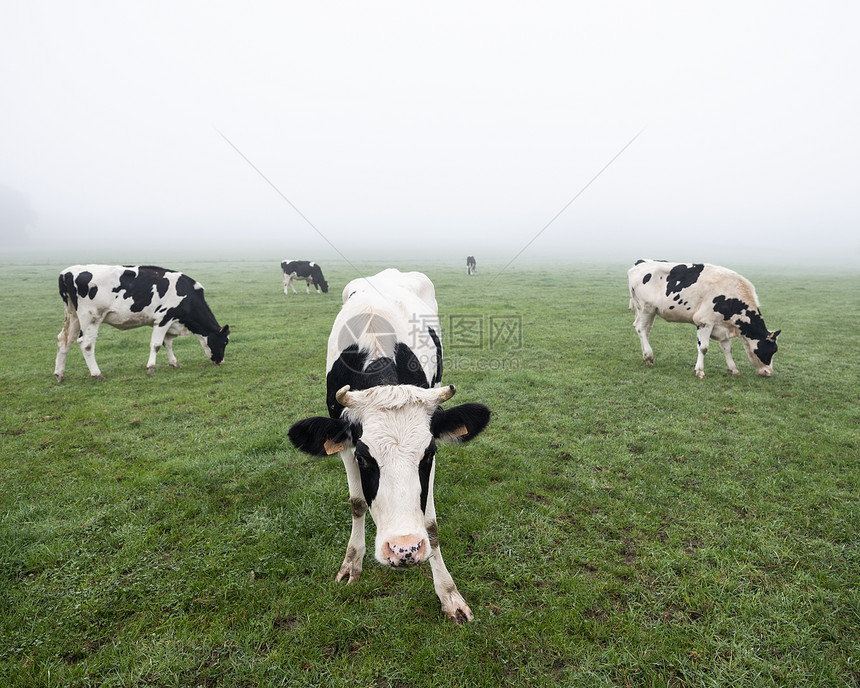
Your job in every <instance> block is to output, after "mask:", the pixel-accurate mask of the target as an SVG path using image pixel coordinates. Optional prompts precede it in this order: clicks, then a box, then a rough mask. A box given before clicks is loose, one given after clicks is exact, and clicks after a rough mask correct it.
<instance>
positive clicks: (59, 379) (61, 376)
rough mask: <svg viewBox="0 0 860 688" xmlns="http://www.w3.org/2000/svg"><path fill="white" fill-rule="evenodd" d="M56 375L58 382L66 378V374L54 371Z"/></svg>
mask: <svg viewBox="0 0 860 688" xmlns="http://www.w3.org/2000/svg"><path fill="white" fill-rule="evenodd" d="M54 377H55V378H57V382H62V381H63V379H64V378H65V376H64V375H61V374H60V373H54Z"/></svg>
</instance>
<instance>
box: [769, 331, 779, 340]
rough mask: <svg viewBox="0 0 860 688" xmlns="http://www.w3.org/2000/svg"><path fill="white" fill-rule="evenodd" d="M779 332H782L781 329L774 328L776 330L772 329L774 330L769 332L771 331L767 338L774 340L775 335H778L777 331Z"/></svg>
mask: <svg viewBox="0 0 860 688" xmlns="http://www.w3.org/2000/svg"><path fill="white" fill-rule="evenodd" d="M780 332H782V330H776V331H774V332H771V333H770V334H769V335H768V336H767V338H768V339H772V340H773V341H776V338H777V337H779V333H780Z"/></svg>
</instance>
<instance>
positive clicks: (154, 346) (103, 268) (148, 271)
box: [54, 265, 230, 382]
mask: <svg viewBox="0 0 860 688" xmlns="http://www.w3.org/2000/svg"><path fill="white" fill-rule="evenodd" d="M59 287H60V296H61V297H62V298H63V306H64V310H65V319H64V321H63V329H62V330H61V331H60V334H59V335H57V361H56V365H55V366H54V375H55V376H56V378H57V382H62V380H63V377H64V374H65V370H66V356H67V355H68V353H69V349H70V348H71V346H72V343H73V342H74V341H75V340H77V342H78V344H79V345H80V347H81V351H82V352H83V354H84V360H85V361H86V363H87V367H89V369H90V375H92V376H93V377H94V378H97V379H99V380H104V376H103V375H102V373H101V370H99V366H98V364H97V363H96V356H95V345H96V338H97V337H98V333H99V325H101V324H102V323H103V322H105V323H107V324H108V325H113V326H114V327H116V328H117V329H120V330H130V329H132V328H135V327H144V326H148V327H152V338H151V339H150V343H149V360H148V361H147V364H146V372H147V374H149V375H152V374H153V373H154V372H155V355H156V354H157V353H158V350H159V349H160V348H161V345H162V344H164V348H165V349H167V362H168V363H169V364H170V365H171V366H172V367H174V368H178V367H179V363H178V362H177V360H176V356H174V355H173V339H174V338H175V337H177V336H180V335H185V334H196V335H197V338H198V339H199V340H200V343H201V344H202V345H203V351H204V352H206V355H207V356H208V357H209V358H210V359H211V360H212V362H213V363H215V364H218V365H220V364H221V363H222V362H223V361H224V349H225V347H226V346H227V342H228V340H229V338H230V326H229V325H224V327H221V326H220V325H218V321H217V320H215V316H214V315H212V311H211V310H210V309H209V306H208V305H207V304H206V300H205V299H204V298H203V287H202V286H201V285H200V284H199V283H198V282H195V281H194V280H193V279H191V278H190V277H188V276H187V275H183V274H182V273H181V272H177V271H175V270H165V269H164V268H159V267H155V266H152V265H72V266H71V267H68V268H66V269H65V270H63V271H62V272H61V273H60V278H59Z"/></svg>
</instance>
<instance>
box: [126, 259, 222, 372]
mask: <svg viewBox="0 0 860 688" xmlns="http://www.w3.org/2000/svg"><path fill="white" fill-rule="evenodd" d="M148 271H153V279H152V281H151V282H150V284H155V285H156V289H157V290H158V294H159V295H160V296H161V297H163V296H164V294H166V293H167V289H168V288H169V286H170V282H169V281H168V280H167V278H164V277H158V276H157V275H158V271H161V272H162V275H163V272H164V271H163V270H162V268H155V267H149V266H141V268H140V272H141V274H144V275H146V274H148ZM176 274H177V275H179V276H178V277H177V278H176V294H177V296H179V298H180V301H179V303H178V304H177V305H176V306H173V307H171V308H167V309H166V310H165V311H164V317H162V318H161V322H160V323H159V326H160V327H163V326H164V325H166V324H167V323H169V322H170V321H171V320H177V321H178V322H180V323H182V324H183V325H185V327H187V328H188V329H189V330H191V332H193V333H194V334H198V335H201V336H203V337H206V341H207V343H208V344H209V349H210V350H211V351H212V354H213V355H212V360H213V361H215V362H216V363H219V362H220V360H223V359H224V347H226V346H227V337H228V335H229V334H230V328H229V326H227V325H225V326H224V327H221V326H219V325H218V321H217V320H216V319H215V315H214V314H213V313H212V310H211V309H210V308H209V305H208V304H207V303H206V299H205V296H204V292H203V289H202V288H201V289H198V288H196V287H195V284H196V282H195V281H194V280H193V279H191V278H190V277H189V276H188V275H184V274H182V273H176ZM151 294H152V287H151V286H150V296H151ZM132 310H134V308H132ZM218 350H220V352H221V359H220V360H218V359H216V351H218Z"/></svg>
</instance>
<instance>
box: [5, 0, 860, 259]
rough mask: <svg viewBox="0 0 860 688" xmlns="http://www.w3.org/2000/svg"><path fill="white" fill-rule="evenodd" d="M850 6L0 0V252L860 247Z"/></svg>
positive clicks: (814, 250)
mask: <svg viewBox="0 0 860 688" xmlns="http://www.w3.org/2000/svg"><path fill="white" fill-rule="evenodd" d="M858 26H860V5H858V4H857V3H855V2H848V1H846V2H825V3H818V4H813V3H805V2H761V3H748V2H746V3H741V2H727V3H726V2H724V3H718V4H709V5H705V4H703V3H689V2H680V1H678V2H662V1H661V2H656V3H640V2H623V1H622V2H610V3H554V2H538V3H520V2H517V3H512V2H483V1H481V2H471V3H461V2H456V3H455V2H447V1H444V2H434V3H421V4H419V3H410V2H379V1H371V2H330V1H328V0H323V1H322V2H314V3H292V2H284V3H274V2H272V3H238V2H221V3H211V2H182V3H173V2H147V3H110V2H74V3H63V2H59V0H57V1H56V2H45V1H42V0H36V1H35V2H27V3H15V4H12V5H10V6H8V7H7V8H6V10H5V11H4V20H3V22H2V24H0V58H2V64H3V68H2V71H0V88H2V93H3V103H4V105H3V108H0V140H2V155H0V229H2V239H0V253H2V256H3V257H5V259H7V260H8V259H12V260H16V259H33V258H38V259H40V260H46V261H60V260H62V261H67V262H72V261H74V262H77V261H82V262H85V261H94V260H98V261H110V262H123V263H133V262H149V261H153V260H156V259H161V257H163V256H170V255H177V256H179V255H182V256H199V257H200V258H206V259H235V258H240V257H242V258H249V259H269V258H271V259H273V260H278V259H281V258H284V257H291V258H307V259H312V260H319V261H324V260H327V259H328V260H333V259H343V258H346V259H349V260H353V259H355V258H370V257H380V258H389V257H390V258H392V259H396V258H398V257H401V258H403V259H408V260H410V261H415V260H420V259H422V258H424V257H427V258H442V259H448V258H450V259H451V260H452V261H456V262H457V263H461V262H463V261H464V259H465V256H466V255H468V254H474V255H476V256H477V257H478V260H479V263H480V261H481V260H482V258H484V259H490V260H497V261H500V262H502V263H507V262H508V261H526V260H535V259H546V258H551V259H554V260H566V259H571V260H577V259H587V260H588V259H595V258H599V259H605V258H610V259H613V260H619V261H623V262H625V263H626V262H628V261H632V260H634V259H636V258H639V257H658V258H667V259H670V260H697V261H707V262H717V263H723V264H727V265H731V266H734V265H740V264H744V263H762V264H773V263H776V264H780V263H783V264H786V265H794V264H799V263H803V262H809V263H812V264H816V265H825V264H836V265H840V266H848V267H857V266H860V233H858V228H860V193H858V192H860V188H858V182H860V125H858V122H860V89H858V86H857V69H858V66H860V41H858V40H857V38H856V32H857V27H858ZM561 211H563V212H561ZM2 259H3V258H2V257H0V260H2ZM173 267H177V268H181V265H176V264H174V265H173Z"/></svg>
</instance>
